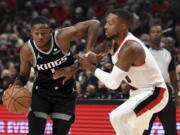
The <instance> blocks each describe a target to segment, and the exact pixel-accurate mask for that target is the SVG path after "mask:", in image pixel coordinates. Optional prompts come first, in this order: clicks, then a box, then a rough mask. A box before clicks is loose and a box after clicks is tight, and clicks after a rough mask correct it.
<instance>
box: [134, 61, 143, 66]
mask: <svg viewBox="0 0 180 135" xmlns="http://www.w3.org/2000/svg"><path fill="white" fill-rule="evenodd" d="M144 64H145V61H144V62H143V63H142V64H132V66H134V67H138V66H142V65H144Z"/></svg>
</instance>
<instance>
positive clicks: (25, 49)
mask: <svg viewBox="0 0 180 135" xmlns="http://www.w3.org/2000/svg"><path fill="white" fill-rule="evenodd" d="M20 53H21V54H26V55H31V54H32V52H31V48H30V45H29V43H28V42H26V43H25V44H24V45H23V46H22V47H21V50H20Z"/></svg>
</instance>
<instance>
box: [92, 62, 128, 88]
mask: <svg viewBox="0 0 180 135" xmlns="http://www.w3.org/2000/svg"><path fill="white" fill-rule="evenodd" d="M94 75H95V76H96V77H97V78H98V79H99V80H100V81H101V82H103V83H104V84H105V86H106V87H108V88H110V89H112V90H116V89H117V88H118V87H119V86H120V84H121V82H122V80H123V79H124V78H125V76H126V75H127V72H125V71H123V70H122V69H120V68H119V67H117V66H114V67H113V69H112V71H111V73H108V72H105V71H103V70H101V69H99V68H97V69H96V70H95V73H94Z"/></svg>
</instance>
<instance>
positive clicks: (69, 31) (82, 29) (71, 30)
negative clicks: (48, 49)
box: [56, 20, 100, 52]
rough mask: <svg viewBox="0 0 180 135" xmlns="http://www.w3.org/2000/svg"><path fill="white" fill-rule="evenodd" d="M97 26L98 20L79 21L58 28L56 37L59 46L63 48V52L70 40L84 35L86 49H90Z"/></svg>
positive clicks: (96, 32)
mask: <svg viewBox="0 0 180 135" xmlns="http://www.w3.org/2000/svg"><path fill="white" fill-rule="evenodd" d="M99 28H100V22H99V21H98V20H89V21H84V22H80V23H77V24H75V25H73V26H70V27H66V28H62V29H60V30H59V32H58V34H57V37H56V39H57V42H58V44H59V46H60V48H61V49H63V51H64V52H67V51H68V50H69V45H70V42H71V41H72V40H76V39H80V38H82V37H85V36H86V38H87V43H86V51H90V50H92V49H93V46H94V44H95V42H96V39H97V36H98V31H99Z"/></svg>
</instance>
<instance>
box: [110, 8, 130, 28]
mask: <svg viewBox="0 0 180 135" xmlns="http://www.w3.org/2000/svg"><path fill="white" fill-rule="evenodd" d="M109 13H112V14H115V15H117V16H118V17H120V18H123V19H125V20H126V21H127V22H128V25H130V24H131V23H132V22H133V15H132V14H131V13H130V12H129V11H128V10H126V9H124V8H117V9H113V10H111V11H110V12H109Z"/></svg>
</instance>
